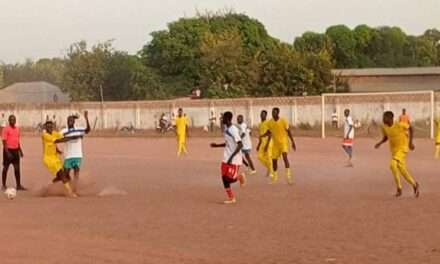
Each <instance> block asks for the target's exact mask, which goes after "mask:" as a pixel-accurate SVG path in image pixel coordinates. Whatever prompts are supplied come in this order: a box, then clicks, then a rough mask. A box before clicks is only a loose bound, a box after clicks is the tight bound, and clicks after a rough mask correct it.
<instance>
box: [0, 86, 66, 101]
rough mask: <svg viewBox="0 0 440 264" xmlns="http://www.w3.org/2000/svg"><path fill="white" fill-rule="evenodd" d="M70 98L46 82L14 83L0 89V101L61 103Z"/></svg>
mask: <svg viewBox="0 0 440 264" xmlns="http://www.w3.org/2000/svg"><path fill="white" fill-rule="evenodd" d="M69 101H70V98H69V96H68V95H67V94H65V93H63V92H62V91H61V89H60V88H59V87H58V86H55V85H53V84H50V83H47V82H23V83H14V84H12V85H10V86H8V87H6V88H3V89H1V90H0V103H63V102H69Z"/></svg>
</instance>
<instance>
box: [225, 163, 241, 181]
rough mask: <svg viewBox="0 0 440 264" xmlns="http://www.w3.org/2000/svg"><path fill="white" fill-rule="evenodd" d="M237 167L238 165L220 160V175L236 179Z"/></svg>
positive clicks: (238, 167)
mask: <svg viewBox="0 0 440 264" xmlns="http://www.w3.org/2000/svg"><path fill="white" fill-rule="evenodd" d="M239 169H240V166H239V165H234V164H227V163H225V162H222V167H221V170H222V177H223V176H226V177H228V178H231V179H237V177H238V170H239Z"/></svg>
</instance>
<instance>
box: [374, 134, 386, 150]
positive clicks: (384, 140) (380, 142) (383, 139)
mask: <svg viewBox="0 0 440 264" xmlns="http://www.w3.org/2000/svg"><path fill="white" fill-rule="evenodd" d="M382 133H383V137H382V140H381V141H379V142H378V143H377V144H376V145H375V146H374V147H375V148H376V149H378V148H380V146H381V145H382V144H383V143H385V142H387V141H388V137H387V135H385V132H384V131H382Z"/></svg>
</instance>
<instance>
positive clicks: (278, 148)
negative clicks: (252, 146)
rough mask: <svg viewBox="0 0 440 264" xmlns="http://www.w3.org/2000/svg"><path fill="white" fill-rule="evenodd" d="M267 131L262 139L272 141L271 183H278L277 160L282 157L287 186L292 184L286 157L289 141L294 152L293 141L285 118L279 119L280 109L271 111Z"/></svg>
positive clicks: (276, 108)
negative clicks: (265, 138) (267, 138)
mask: <svg viewBox="0 0 440 264" xmlns="http://www.w3.org/2000/svg"><path fill="white" fill-rule="evenodd" d="M268 128H269V131H268V132H267V133H266V134H264V135H263V136H262V137H268V136H271V137H270V138H269V139H272V140H273V147H272V166H273V173H272V183H275V182H277V181H278V159H279V158H280V157H283V160H284V165H285V167H286V178H287V183H288V184H293V178H292V171H291V170H290V162H289V158H288V156H287V154H288V152H289V139H290V141H291V143H292V149H293V150H294V151H296V144H295V140H294V139H293V136H292V133H291V132H290V129H289V123H288V121H287V120H286V119H285V118H281V117H280V109H279V108H278V107H275V108H274V109H273V110H272V119H271V120H269V122H268Z"/></svg>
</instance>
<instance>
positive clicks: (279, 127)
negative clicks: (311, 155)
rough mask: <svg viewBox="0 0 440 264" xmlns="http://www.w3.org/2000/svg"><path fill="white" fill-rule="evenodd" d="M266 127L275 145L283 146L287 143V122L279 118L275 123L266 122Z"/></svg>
mask: <svg viewBox="0 0 440 264" xmlns="http://www.w3.org/2000/svg"><path fill="white" fill-rule="evenodd" d="M267 126H268V128H269V130H270V133H271V134H272V139H273V141H274V142H275V143H281V144H285V143H286V142H288V140H289V139H288V134H287V130H288V129H289V122H287V120H286V119H284V118H279V119H278V120H277V121H275V120H274V119H271V120H269V121H268V124H267Z"/></svg>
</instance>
